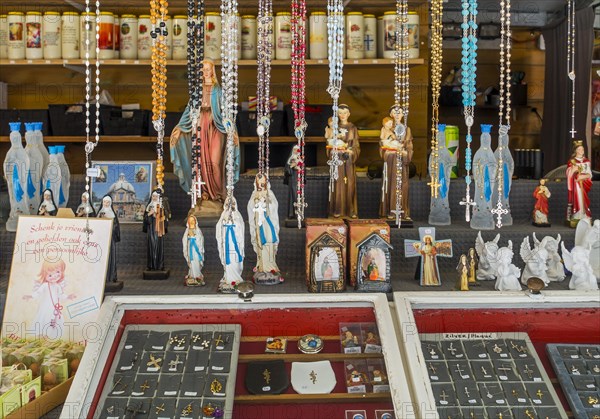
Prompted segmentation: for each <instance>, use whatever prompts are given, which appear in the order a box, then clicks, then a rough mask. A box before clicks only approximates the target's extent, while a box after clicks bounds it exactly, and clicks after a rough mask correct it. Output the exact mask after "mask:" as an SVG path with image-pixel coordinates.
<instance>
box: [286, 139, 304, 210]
mask: <svg viewBox="0 0 600 419" xmlns="http://www.w3.org/2000/svg"><path fill="white" fill-rule="evenodd" d="M301 164H302V161H301V158H300V147H298V146H297V145H295V146H294V147H293V148H292V152H291V154H290V157H288V159H287V162H286V164H285V176H284V178H283V183H284V184H285V185H288V206H287V208H288V209H287V218H288V219H289V220H296V207H295V206H294V204H295V203H296V198H297V195H298V181H297V178H298V167H299V166H300V165H301Z"/></svg>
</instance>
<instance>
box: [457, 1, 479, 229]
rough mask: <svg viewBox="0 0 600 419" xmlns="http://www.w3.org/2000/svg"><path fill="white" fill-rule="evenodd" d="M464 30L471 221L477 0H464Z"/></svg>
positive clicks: (467, 210) (467, 208)
mask: <svg viewBox="0 0 600 419" xmlns="http://www.w3.org/2000/svg"><path fill="white" fill-rule="evenodd" d="M462 16H463V23H462V25H461V28H462V31H463V37H462V66H461V68H462V97H463V114H464V116H465V125H466V126H467V137H466V141H467V147H466V150H465V170H466V172H467V173H466V175H465V183H466V185H467V186H466V191H465V198H464V199H463V200H462V201H460V205H464V206H465V220H466V221H467V222H469V221H471V206H474V205H476V203H475V202H474V201H473V200H471V181H472V179H471V164H472V158H473V154H472V150H471V142H472V141H473V136H472V135H471V128H472V127H473V123H474V121H475V79H476V77H477V0H462Z"/></svg>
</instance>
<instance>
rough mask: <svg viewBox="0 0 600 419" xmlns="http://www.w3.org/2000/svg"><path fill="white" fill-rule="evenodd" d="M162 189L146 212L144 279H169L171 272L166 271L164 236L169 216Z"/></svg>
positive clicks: (153, 195)
mask: <svg viewBox="0 0 600 419" xmlns="http://www.w3.org/2000/svg"><path fill="white" fill-rule="evenodd" d="M162 197H163V195H162V192H161V191H160V189H155V190H154V191H153V192H152V195H151V196H150V201H149V202H148V205H146V210H145V211H144V227H143V231H144V233H146V246H147V251H146V254H147V263H146V268H147V269H146V270H145V271H144V279H167V278H168V277H169V271H168V270H165V252H164V243H163V239H164V235H165V234H167V218H168V217H167V214H168V210H166V209H165V208H166V205H165V202H163V200H162V199H161V198H162Z"/></svg>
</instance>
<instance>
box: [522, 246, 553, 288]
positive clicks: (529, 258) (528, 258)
mask: <svg viewBox="0 0 600 419" xmlns="http://www.w3.org/2000/svg"><path fill="white" fill-rule="evenodd" d="M519 254H520V255H521V259H523V262H525V269H523V274H522V275H521V282H522V283H523V284H525V285H526V284H527V281H528V280H529V278H531V277H537V278H540V279H541V280H542V281H544V284H546V286H548V284H549V283H550V280H549V279H548V275H547V274H546V269H547V265H546V261H547V259H548V251H547V250H546V249H545V248H543V247H542V246H541V243H540V244H537V243H534V246H533V249H532V248H531V245H530V244H529V236H526V237H525V238H523V241H522V242H521V249H520V251H519Z"/></svg>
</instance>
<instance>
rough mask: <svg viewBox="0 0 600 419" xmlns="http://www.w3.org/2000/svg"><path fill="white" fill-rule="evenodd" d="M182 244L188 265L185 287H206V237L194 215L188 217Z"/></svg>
mask: <svg viewBox="0 0 600 419" xmlns="http://www.w3.org/2000/svg"><path fill="white" fill-rule="evenodd" d="M182 242H183V257H184V258H185V261H186V262H187V264H188V273H187V275H186V276H185V285H187V286H188V287H196V286H198V285H202V286H204V285H206V283H205V282H204V275H202V267H203V266H204V236H203V235H202V231H201V230H200V227H199V226H198V220H197V219H196V217H194V216H193V215H189V216H188V217H187V222H186V228H185V233H184V234H183V239H182Z"/></svg>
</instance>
